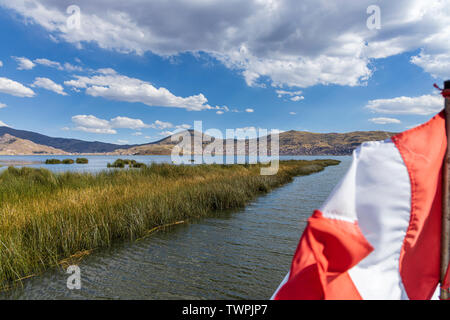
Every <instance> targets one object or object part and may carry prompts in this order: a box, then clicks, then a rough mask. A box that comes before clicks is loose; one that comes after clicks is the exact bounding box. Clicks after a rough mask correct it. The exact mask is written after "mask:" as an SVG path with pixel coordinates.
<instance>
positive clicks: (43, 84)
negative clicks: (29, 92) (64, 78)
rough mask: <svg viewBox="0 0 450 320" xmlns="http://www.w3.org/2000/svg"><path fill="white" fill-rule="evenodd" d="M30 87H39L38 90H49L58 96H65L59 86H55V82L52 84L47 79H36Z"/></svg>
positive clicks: (51, 81)
mask: <svg viewBox="0 0 450 320" xmlns="http://www.w3.org/2000/svg"><path fill="white" fill-rule="evenodd" d="M31 86H32V87H39V88H43V89H46V90H50V91H53V92H55V93H57V94H60V95H62V96H66V95H67V93H66V92H64V88H63V87H62V86H61V85H60V84H57V83H55V82H53V80H51V79H49V78H40V77H37V78H36V79H35V80H34V82H33V84H32V85H31Z"/></svg>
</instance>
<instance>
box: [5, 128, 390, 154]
mask: <svg viewBox="0 0 450 320" xmlns="http://www.w3.org/2000/svg"><path fill="white" fill-rule="evenodd" d="M187 132H189V133H190V134H191V136H192V135H193V134H194V131H193V130H188V131H187ZM5 134H7V135H10V136H12V137H14V138H18V139H23V140H28V141H30V142H33V143H35V144H36V145H40V147H41V149H42V147H44V146H47V147H50V148H54V149H57V150H58V151H54V152H67V153H85V154H86V153H91V154H92V153H103V154H111V155H170V154H171V151H172V148H173V147H174V146H175V145H177V144H178V140H175V141H174V142H172V137H173V136H169V137H166V138H164V139H161V140H159V141H156V142H152V143H148V144H143V145H117V144H111V143H104V142H98V141H93V142H90V141H83V140H77V139H66V138H52V137H48V136H45V135H42V134H39V133H35V132H31V131H24V130H16V129H12V128H9V127H0V136H4V135H5ZM178 134H179V133H178ZM394 134H395V133H393V132H386V131H355V132H349V133H312V132H304V131H294V130H291V131H285V132H282V133H280V135H279V141H280V155H350V154H351V153H352V151H353V150H354V149H355V148H356V147H358V146H359V145H360V144H361V143H363V142H366V141H376V140H384V139H387V138H389V137H391V136H392V135H394ZM203 137H204V139H205V140H208V142H204V143H203V147H205V146H206V145H208V144H209V143H210V142H209V141H214V138H211V137H208V136H206V135H203ZM267 140H268V150H270V140H271V137H270V136H268V138H267ZM218 142H219V143H220V142H221V141H218ZM222 143H224V141H222ZM232 143H234V150H235V154H243V153H248V148H249V146H251V144H249V141H248V140H246V141H245V150H244V151H237V149H238V144H237V140H233V141H232ZM5 150H6V149H5ZM11 150H12V149H11ZM30 150H31V149H30ZM5 152H6V151H4V153H3V154H6V153H5ZM11 152H13V151H11ZM48 152H51V151H50V149H49V150H48ZM191 153H193V150H191ZM12 154H17V153H12ZM49 154H51V153H49Z"/></svg>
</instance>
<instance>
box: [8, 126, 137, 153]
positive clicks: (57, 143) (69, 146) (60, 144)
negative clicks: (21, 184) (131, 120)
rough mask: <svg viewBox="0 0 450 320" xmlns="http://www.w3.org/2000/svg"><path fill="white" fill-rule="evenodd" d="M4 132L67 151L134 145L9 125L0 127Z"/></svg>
mask: <svg viewBox="0 0 450 320" xmlns="http://www.w3.org/2000/svg"><path fill="white" fill-rule="evenodd" d="M6 133H7V134H10V135H12V136H14V137H17V138H20V139H25V140H29V141H32V142H34V143H37V144H40V145H45V146H49V147H53V148H56V149H61V150H63V151H65V152H69V153H103V152H112V151H114V150H117V149H122V148H125V149H126V148H131V147H133V146H134V145H118V144H111V143H104V142H99V141H93V142H90V141H83V140H77V139H66V138H52V137H48V136H45V135H43V134H39V133H35V132H31V131H25V130H17V129H13V128H10V127H0V136H3V135H4V134H6Z"/></svg>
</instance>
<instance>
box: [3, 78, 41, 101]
mask: <svg viewBox="0 0 450 320" xmlns="http://www.w3.org/2000/svg"><path fill="white" fill-rule="evenodd" d="M0 92H3V93H7V94H10V95H13V96H16V97H22V98H23V97H28V98H30V97H34V95H35V93H34V91H33V90H31V89H30V88H28V87H25V86H24V85H23V84H21V83H19V82H17V81H14V80H11V79H8V78H3V77H0Z"/></svg>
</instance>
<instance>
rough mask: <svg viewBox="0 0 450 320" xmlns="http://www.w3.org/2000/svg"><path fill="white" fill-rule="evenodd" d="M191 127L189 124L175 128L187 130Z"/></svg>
mask: <svg viewBox="0 0 450 320" xmlns="http://www.w3.org/2000/svg"><path fill="white" fill-rule="evenodd" d="M191 127H192V126H191V125H190V124H180V125H178V126H175V128H177V129H178V130H187V129H190V128H191Z"/></svg>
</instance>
